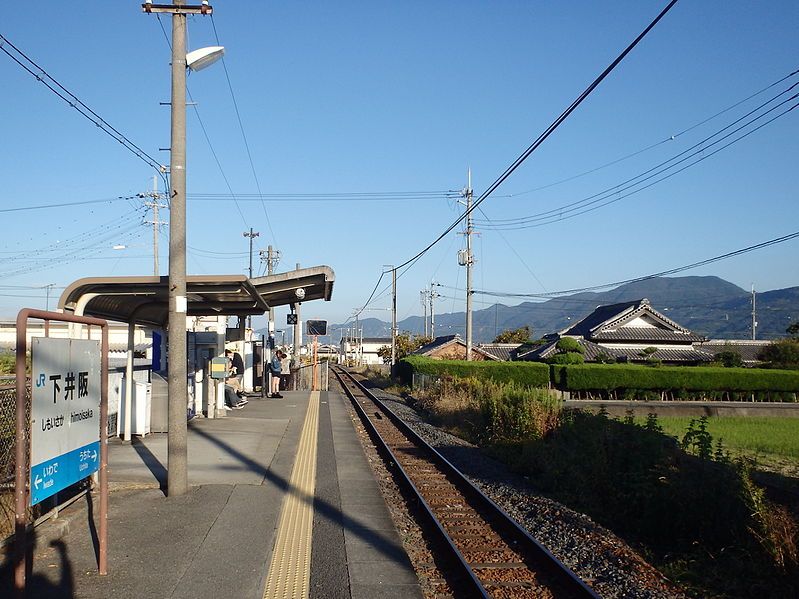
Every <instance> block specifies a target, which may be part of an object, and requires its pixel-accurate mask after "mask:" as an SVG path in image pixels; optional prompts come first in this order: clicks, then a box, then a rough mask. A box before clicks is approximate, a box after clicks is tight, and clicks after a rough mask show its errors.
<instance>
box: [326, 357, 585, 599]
mask: <svg viewBox="0 0 799 599" xmlns="http://www.w3.org/2000/svg"><path fill="white" fill-rule="evenodd" d="M333 372H335V373H336V376H337V377H338V378H339V380H340V382H341V383H342V387H343V388H344V389H345V391H346V392H347V393H348V395H350V399H351V401H352V404H353V406H354V407H355V409H356V411H357V412H358V414H359V416H360V418H361V420H362V421H363V422H364V426H366V428H367V431H368V432H369V434H370V436H372V437H373V439H376V441H377V445H378V448H379V449H380V450H381V452H382V453H384V454H385V456H387V457H388V459H389V460H390V461H391V462H392V463H394V464H396V466H397V468H398V470H399V471H400V473H401V475H402V477H403V481H402V482H403V483H404V484H406V485H407V486H408V487H409V488H410V489H411V490H412V492H413V494H414V495H415V496H416V498H417V499H418V501H419V503H420V505H421V506H423V507H424V513H425V515H426V516H427V517H428V518H429V519H430V520H431V522H433V523H434V524H435V529H436V530H437V531H438V533H439V534H440V536H441V538H442V539H443V540H444V541H445V543H446V545H447V546H449V547H450V548H451V550H452V553H453V555H454V556H455V557H456V559H457V561H458V562H459V565H460V566H461V567H462V568H463V569H464V571H466V572H468V578H469V579H470V581H472V582H473V583H474V584H475V585H476V586H475V587H474V590H475V591H477V592H479V594H480V596H482V597H490V596H491V594H490V593H489V592H488V591H487V590H486V589H485V587H484V586H483V584H482V582H481V581H480V580H479V579H478V578H477V576H476V575H475V573H474V571H473V570H472V568H471V566H470V565H469V563H468V561H467V560H466V558H465V557H464V556H463V554H462V553H461V552H460V550H459V549H458V548H457V546H456V544H455V542H454V540H453V539H452V538H451V537H450V536H449V534H448V533H447V532H446V530H445V529H444V527H443V525H442V524H441V523H440V522H439V521H438V518H437V517H436V516H435V514H434V511H433V510H432V509H431V507H430V506H429V505H428V503H427V502H426V501H425V499H424V498H423V497H422V496H421V492H420V491H419V490H418V489H417V487H416V486H415V485H414V483H413V482H412V480H411V479H410V477H409V475H408V473H407V472H406V471H405V470H404V469H403V468H402V466H401V465H400V463H399V461H398V460H397V458H396V457H395V456H394V455H393V453H392V452H391V449H390V448H389V447H388V444H387V443H386V442H385V440H384V439H383V438H382V437H381V436H380V433H379V432H378V431H377V430H376V428H375V426H374V425H373V424H372V422H371V421H370V419H369V417H368V415H367V414H366V411H365V410H364V409H363V406H361V405H360V403H359V402H358V401H357V400H356V399H355V397H354V394H353V393H352V392H351V391H350V389H349V388H348V386H347V385H346V383H344V381H343V380H342V376H346V377H347V379H348V380H349V381H351V382H352V384H353V385H355V386H356V387H357V389H358V391H360V392H361V393H363V394H364V395H365V396H366V397H367V398H368V399H369V400H370V401H372V402H374V404H375V405H376V406H378V407H379V408H380V410H381V411H383V413H384V414H385V415H386V416H387V417H388V418H389V420H390V421H391V422H392V424H394V425H395V426H396V427H397V428H398V429H399V430H400V431H401V432H402V433H403V434H404V435H406V436H407V437H408V438H409V439H410V440H411V441H412V442H413V443H414V444H416V445H417V446H419V447H420V448H421V449H422V450H424V451H426V452H428V453H429V454H430V455H431V456H433V460H434V461H435V462H436V463H437V464H438V465H439V466H440V467H441V468H442V469H443V470H444V471H445V472H446V474H447V476H449V477H451V478H452V479H453V480H454V481H455V485H456V487H457V488H458V489H459V490H460V491H461V492H462V493H464V496H466V497H467V498H468V499H470V500H472V501H474V502H475V503H476V504H477V505H478V506H479V507H480V508H482V509H483V510H484V511H486V512H488V513H489V514H491V515H492V516H495V517H497V519H498V520H499V522H500V525H501V526H502V527H503V528H505V529H510V530H511V531H512V533H513V534H514V535H515V536H517V537H519V538H520V539H521V540H522V542H523V543H524V547H523V548H522V550H523V551H524V552H526V554H527V555H529V556H531V557H532V558H533V559H534V560H535V562H536V565H540V566H541V568H542V570H545V572H546V573H547V574H549V575H550V576H552V578H553V579H554V580H555V581H556V583H557V584H558V585H559V586H561V587H562V588H563V590H564V592H565V593H566V594H567V595H568V596H570V597H579V598H582V597H586V598H591V599H598V597H599V595H597V594H596V592H595V591H594V590H593V589H591V588H590V587H589V586H588V585H587V584H586V583H585V581H583V580H582V579H581V578H579V577H578V576H577V575H576V574H575V573H574V572H573V571H572V570H571V569H570V568H569V567H568V566H566V565H565V564H564V563H563V562H561V561H560V560H559V559H558V558H557V557H556V556H555V555H554V554H553V553H552V552H551V551H549V549H547V548H546V547H545V546H544V545H542V544H541V543H540V542H539V541H538V540H537V539H536V538H535V537H533V536H532V535H531V534H530V533H529V532H528V531H527V530H526V529H525V528H524V527H522V526H521V525H519V523H518V522H516V521H515V520H514V519H513V518H512V517H511V516H509V515H508V514H507V513H506V512H505V511H504V510H503V509H502V508H501V507H500V506H499V505H497V504H496V503H495V502H494V501H493V500H492V499H491V498H489V497H488V496H486V495H485V494H484V493H483V492H482V491H481V490H480V489H479V488H478V487H477V486H475V485H474V483H472V482H471V481H470V480H469V479H468V478H467V477H466V476H465V475H464V474H463V473H461V472H460V470H458V469H457V468H456V467H455V466H454V465H453V464H452V463H451V462H449V460H447V459H446V458H445V457H444V456H443V455H441V454H440V453H439V452H438V451H437V450H436V449H435V448H434V447H432V446H431V445H430V444H429V443H427V442H426V441H425V440H424V439H422V438H421V437H420V436H419V435H418V434H417V433H416V431H414V430H413V429H412V428H411V427H410V426H409V425H408V424H407V423H405V422H404V421H403V420H402V419H401V418H400V417H399V416H397V415H396V414H395V413H394V412H393V411H392V410H391V409H390V408H389V407H388V406H386V405H385V404H384V403H383V402H382V401H381V400H380V399H379V398H377V397H376V396H375V395H374V394H373V393H371V392H370V391H369V390H368V389H367V388H366V387H364V386H363V385H362V384H361V383H360V382H359V381H357V380H356V379H355V378H354V377H353V376H352V374H351V373H349V372H348V371H346V370H345V369H343V368H341V367H334V368H333Z"/></svg>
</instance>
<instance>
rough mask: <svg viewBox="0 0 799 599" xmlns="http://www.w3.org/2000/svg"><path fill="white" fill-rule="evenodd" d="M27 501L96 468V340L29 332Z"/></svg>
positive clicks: (98, 389)
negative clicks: (29, 399) (38, 335)
mask: <svg viewBox="0 0 799 599" xmlns="http://www.w3.org/2000/svg"><path fill="white" fill-rule="evenodd" d="M31 341H32V347H31V375H32V378H33V381H32V385H31V390H32V393H31V460H30V464H31V469H30V485H31V493H30V504H31V505H35V504H37V503H39V502H40V501H42V500H44V499H46V498H48V497H50V496H51V495H54V494H55V493H58V492H59V491H61V490H62V489H64V488H66V487H68V486H69V485H72V484H74V483H76V482H78V481H79V480H81V479H83V478H86V477H87V476H89V475H91V474H93V473H94V472H96V471H97V470H98V469H99V468H100V394H101V381H100V376H101V370H100V342H99V341H90V340H85V339H53V338H42V337H34V338H33V339H32V340H31Z"/></svg>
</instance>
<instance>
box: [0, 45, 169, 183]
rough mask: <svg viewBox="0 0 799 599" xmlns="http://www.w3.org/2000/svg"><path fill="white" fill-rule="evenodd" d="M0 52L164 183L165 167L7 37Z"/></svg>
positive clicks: (0, 47) (0, 46)
mask: <svg viewBox="0 0 799 599" xmlns="http://www.w3.org/2000/svg"><path fill="white" fill-rule="evenodd" d="M6 46H10V47H11V48H12V49H13V50H14V52H16V54H17V55H18V56H19V57H17V56H14V55H13V54H12V53H11V52H9V50H8V49H7V48H6ZM0 51H2V52H3V53H5V54H6V55H7V56H8V57H9V58H10V59H11V60H13V61H14V62H16V63H17V64H18V65H19V66H20V67H22V68H23V69H25V70H26V71H27V72H28V73H30V74H31V75H33V76H34V77H35V78H36V80H37V81H39V82H40V83H42V84H43V85H44V86H45V87H47V89H49V90H50V91H51V92H53V93H54V94H55V95H57V96H58V97H59V98H61V99H62V100H64V102H66V103H67V104H69V106H70V107H72V108H74V109H75V110H76V111H77V112H78V113H79V114H80V115H82V116H83V117H85V118H86V119H87V120H89V121H91V122H92V123H94V124H95V125H96V126H97V127H99V128H100V129H101V130H102V131H103V132H104V133H106V134H107V135H108V136H109V137H112V138H113V139H115V140H117V141H118V142H119V143H120V144H122V146H123V147H124V148H125V149H127V150H128V151H129V152H131V153H132V154H134V155H135V156H136V157H137V158H139V160H141V161H143V162H144V163H146V164H148V165H150V166H151V167H152V168H153V169H155V170H156V171H157V172H158V174H159V175H160V176H161V177H162V178H164V181H166V175H165V173H166V167H165V166H164V165H162V164H161V163H160V162H159V161H158V160H156V159H155V158H153V157H152V156H150V155H149V154H148V153H147V152H145V151H144V150H142V149H141V148H140V147H139V146H137V145H136V144H135V143H133V142H132V141H131V140H130V139H129V138H128V137H126V136H125V135H124V134H123V133H121V132H120V131H119V130H118V129H116V128H115V127H113V126H112V125H110V124H109V123H108V121H106V120H105V119H104V118H103V117H101V116H100V115H99V114H97V113H96V112H95V111H94V110H92V109H91V108H89V107H88V106H87V105H86V104H84V103H83V101H81V99H80V98H78V97H77V96H76V95H75V94H73V93H72V92H71V91H69V90H68V89H67V88H65V87H64V86H63V85H61V84H60V83H59V82H58V81H56V80H55V79H54V78H53V77H52V76H51V75H50V74H49V73H47V71H45V70H44V69H43V68H42V67H40V66H39V65H38V64H36V62H34V61H33V60H32V59H31V58H29V57H28V56H27V55H26V54H25V53H24V52H23V51H22V50H20V49H19V48H17V47H16V46H15V45H14V44H13V43H11V41H10V40H9V39H8V38H7V37H5V36H4V35H2V34H0ZM26 63H27V64H26ZM29 65H31V66H29ZM31 67H33V68H31ZM34 69H35V70H34ZM37 71H38V72H37ZM56 88H57V89H56ZM59 90H60V91H59Z"/></svg>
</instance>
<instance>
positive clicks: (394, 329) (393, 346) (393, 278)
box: [391, 266, 397, 375]
mask: <svg viewBox="0 0 799 599" xmlns="http://www.w3.org/2000/svg"><path fill="white" fill-rule="evenodd" d="M396 363H397V269H396V268H394V267H393V266H392V267H391V370H392V375H393V371H394V365H395V364H396Z"/></svg>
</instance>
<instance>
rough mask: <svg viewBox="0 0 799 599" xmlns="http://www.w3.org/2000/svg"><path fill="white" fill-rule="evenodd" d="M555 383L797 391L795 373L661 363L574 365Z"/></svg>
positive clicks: (583, 387)
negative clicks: (656, 364)
mask: <svg viewBox="0 0 799 599" xmlns="http://www.w3.org/2000/svg"><path fill="white" fill-rule="evenodd" d="M558 383H559V385H560V386H561V387H562V388H563V389H564V390H567V391H591V390H597V391H600V390H604V391H610V390H617V389H619V390H623V389H643V390H646V389H649V390H663V391H670V390H691V391H710V392H722V391H743V392H754V391H784V392H791V393H796V392H797V391H799V372H795V371H787V370H783V371H778V370H762V369H750V368H713V367H704V366H695V367H686V366H663V367H660V368H656V369H653V368H649V367H646V366H639V365H635V364H578V365H574V366H567V367H565V369H564V371H563V372H562V373H561V374H560V380H559V381H558Z"/></svg>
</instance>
